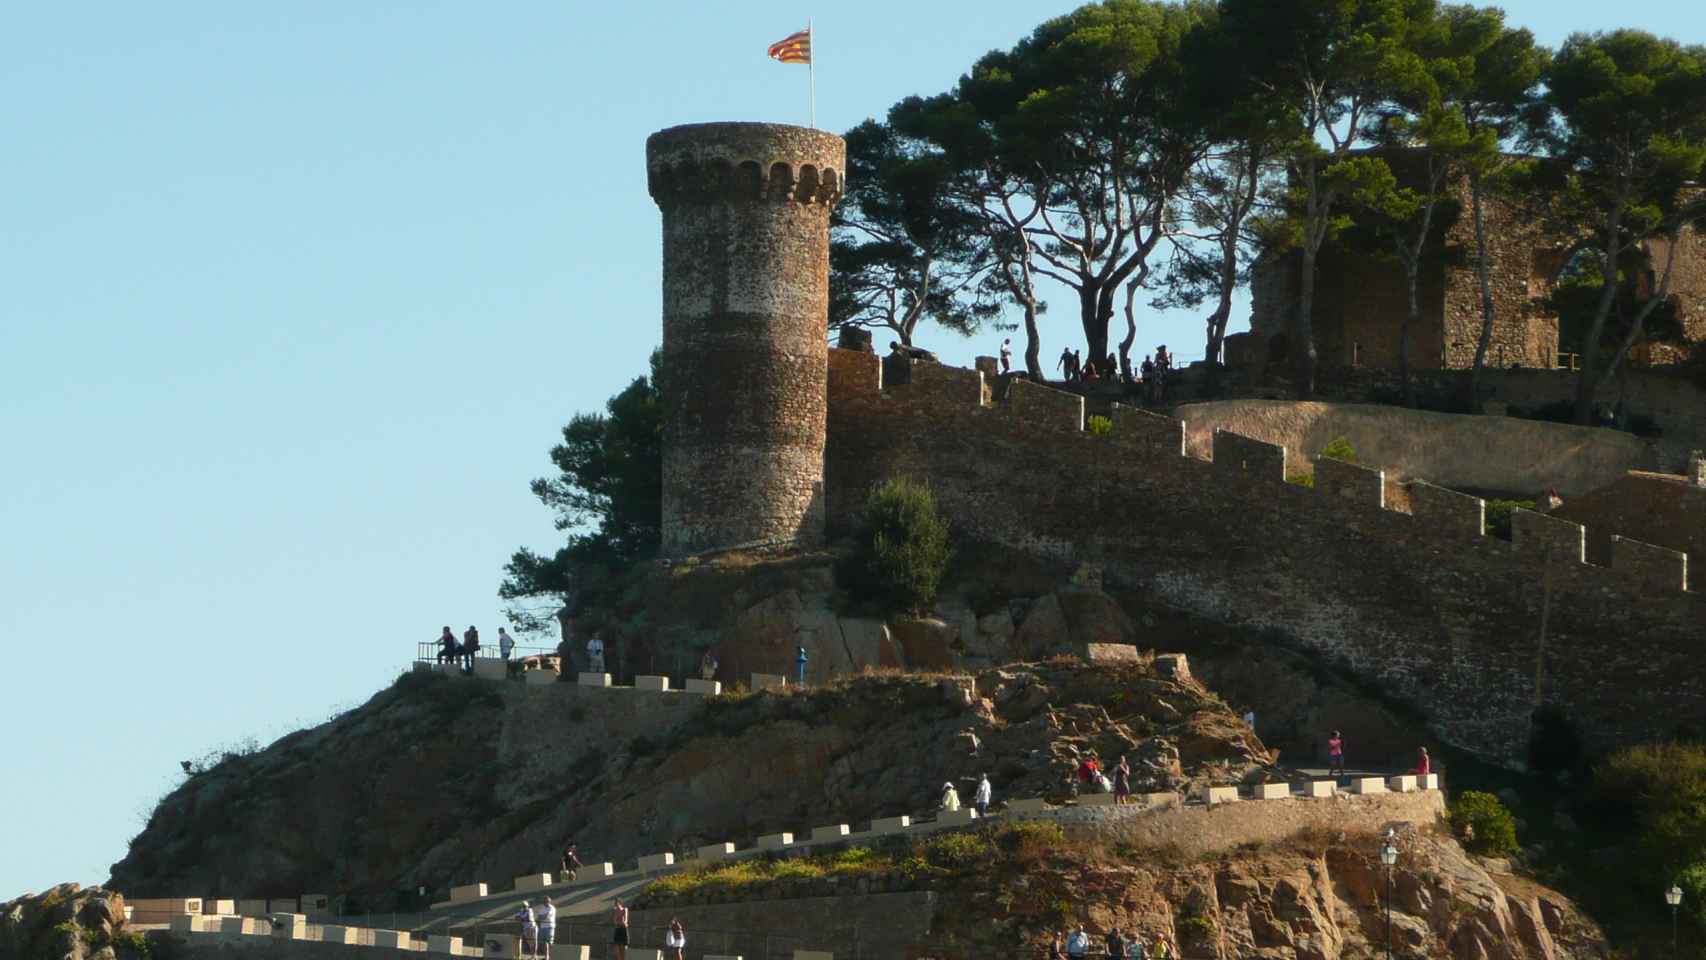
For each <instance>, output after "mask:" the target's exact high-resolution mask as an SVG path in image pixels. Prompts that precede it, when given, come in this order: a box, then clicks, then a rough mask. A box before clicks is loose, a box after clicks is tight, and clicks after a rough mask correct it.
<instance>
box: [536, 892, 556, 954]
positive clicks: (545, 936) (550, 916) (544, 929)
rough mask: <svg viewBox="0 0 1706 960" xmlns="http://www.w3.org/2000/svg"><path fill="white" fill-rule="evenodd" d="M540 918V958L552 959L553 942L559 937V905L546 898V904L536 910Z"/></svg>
mask: <svg viewBox="0 0 1706 960" xmlns="http://www.w3.org/2000/svg"><path fill="white" fill-rule="evenodd" d="M536 913H537V915H538V919H539V958H540V960H551V943H552V941H554V940H556V939H557V905H556V904H554V903H552V902H551V898H550V897H546V898H545V905H544V906H542V907H540V908H539V909H538V910H537V911H536Z"/></svg>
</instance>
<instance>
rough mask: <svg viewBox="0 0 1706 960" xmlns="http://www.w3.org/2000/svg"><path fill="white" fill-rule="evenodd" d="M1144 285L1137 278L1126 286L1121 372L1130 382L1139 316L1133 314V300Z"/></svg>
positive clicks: (1121, 343) (1121, 344)
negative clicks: (1133, 346)
mask: <svg viewBox="0 0 1706 960" xmlns="http://www.w3.org/2000/svg"><path fill="white" fill-rule="evenodd" d="M1142 285H1143V281H1142V280H1141V279H1139V278H1137V277H1133V278H1132V279H1130V280H1128V281H1126V285H1125V339H1124V340H1121V341H1120V372H1121V373H1122V374H1124V375H1125V377H1126V379H1128V380H1129V379H1131V345H1132V344H1133V343H1136V342H1137V315H1136V314H1134V313H1133V312H1132V309H1131V307H1132V300H1133V299H1135V298H1136V297H1137V288H1138V287H1140V286H1142Z"/></svg>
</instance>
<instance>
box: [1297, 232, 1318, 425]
mask: <svg viewBox="0 0 1706 960" xmlns="http://www.w3.org/2000/svg"><path fill="white" fill-rule="evenodd" d="M1316 249H1317V247H1316V245H1315V244H1313V243H1307V242H1306V243H1305V244H1304V246H1303V266H1302V269H1301V272H1300V274H1299V276H1298V278H1297V316H1296V318H1294V319H1293V321H1292V330H1293V331H1294V334H1295V336H1294V339H1295V340H1296V341H1297V342H1296V343H1295V344H1293V345H1292V349H1293V350H1295V351H1296V352H1297V356H1296V359H1295V361H1294V362H1295V364H1296V366H1297V387H1296V393H1297V399H1299V400H1308V399H1310V398H1311V397H1314V396H1315V360H1316V354H1315V324H1314V322H1313V319H1312V314H1311V311H1313V310H1314V309H1315V253H1316Z"/></svg>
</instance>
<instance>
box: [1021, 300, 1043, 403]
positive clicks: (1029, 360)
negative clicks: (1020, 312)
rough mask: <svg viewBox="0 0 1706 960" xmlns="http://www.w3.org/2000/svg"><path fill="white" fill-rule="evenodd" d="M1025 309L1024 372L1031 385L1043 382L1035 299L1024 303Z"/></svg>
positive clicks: (1040, 337)
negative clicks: (1028, 377)
mask: <svg viewBox="0 0 1706 960" xmlns="http://www.w3.org/2000/svg"><path fill="white" fill-rule="evenodd" d="M1024 307H1025V372H1026V374H1028V375H1029V376H1030V378H1031V382H1033V383H1042V382H1043V358H1042V352H1043V345H1042V335H1041V334H1039V333H1038V332H1037V301H1036V298H1034V297H1033V298H1031V299H1028V300H1026V301H1025V302H1024Z"/></svg>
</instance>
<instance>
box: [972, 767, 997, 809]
mask: <svg viewBox="0 0 1706 960" xmlns="http://www.w3.org/2000/svg"><path fill="white" fill-rule="evenodd" d="M994 795H995V791H994V790H993V789H991V788H990V786H989V774H987V773H986V774H984V775H983V777H982V778H981V779H979V780H978V781H977V792H976V793H974V794H972V803H973V804H974V805H976V807H977V815H978V816H980V817H987V816H989V801H990V799H991V798H992V797H993V796H994Z"/></svg>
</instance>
